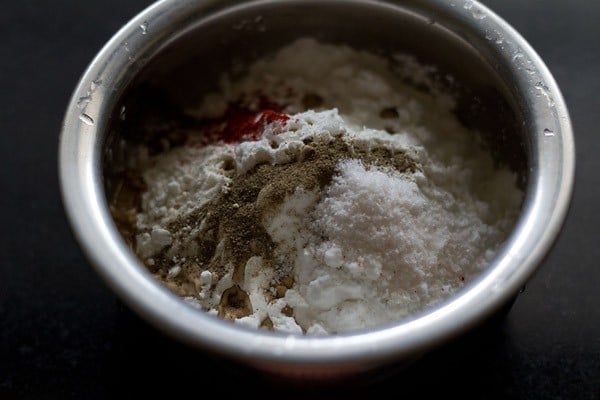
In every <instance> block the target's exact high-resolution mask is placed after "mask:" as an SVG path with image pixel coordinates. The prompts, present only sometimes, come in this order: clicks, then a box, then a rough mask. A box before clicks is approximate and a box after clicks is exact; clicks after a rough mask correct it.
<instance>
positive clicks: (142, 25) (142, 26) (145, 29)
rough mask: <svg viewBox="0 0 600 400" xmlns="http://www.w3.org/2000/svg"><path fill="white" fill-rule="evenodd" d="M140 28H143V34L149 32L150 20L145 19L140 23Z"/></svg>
mask: <svg viewBox="0 0 600 400" xmlns="http://www.w3.org/2000/svg"><path fill="white" fill-rule="evenodd" d="M140 29H141V30H142V35H145V34H146V33H148V21H144V23H142V24H141V25H140Z"/></svg>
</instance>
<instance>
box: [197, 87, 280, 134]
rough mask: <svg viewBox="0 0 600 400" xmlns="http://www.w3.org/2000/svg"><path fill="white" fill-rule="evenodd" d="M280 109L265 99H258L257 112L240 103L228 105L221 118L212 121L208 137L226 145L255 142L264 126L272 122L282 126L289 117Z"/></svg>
mask: <svg viewBox="0 0 600 400" xmlns="http://www.w3.org/2000/svg"><path fill="white" fill-rule="evenodd" d="M281 110H282V107H281V106H280V105H278V104H276V103H273V102H271V101H269V100H268V99H265V98H262V97H261V98H260V102H259V106H258V110H250V109H249V108H248V107H247V106H244V105H243V104H240V103H233V104H230V105H229V106H228V108H227V110H226V112H225V115H224V116H223V117H220V118H218V119H217V120H212V121H210V123H209V127H208V130H209V132H210V136H212V137H213V138H215V139H216V140H223V141H224V142H226V143H239V142H242V141H244V140H257V139H258V138H260V136H261V135H262V133H263V131H264V129H265V126H267V125H268V124H271V123H274V122H280V123H282V124H284V123H285V122H286V121H287V120H288V119H289V118H290V117H289V116H288V115H287V114H284V113H282V112H281Z"/></svg>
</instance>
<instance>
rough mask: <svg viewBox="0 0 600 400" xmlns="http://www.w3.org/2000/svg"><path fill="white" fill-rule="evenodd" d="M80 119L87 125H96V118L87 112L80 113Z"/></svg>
mask: <svg viewBox="0 0 600 400" xmlns="http://www.w3.org/2000/svg"><path fill="white" fill-rule="evenodd" d="M79 120H80V121H81V122H83V123H84V124H86V125H89V126H94V119H93V118H92V117H90V116H89V115H87V114H86V113H81V114H79Z"/></svg>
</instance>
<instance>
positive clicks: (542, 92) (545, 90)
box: [535, 82, 554, 107]
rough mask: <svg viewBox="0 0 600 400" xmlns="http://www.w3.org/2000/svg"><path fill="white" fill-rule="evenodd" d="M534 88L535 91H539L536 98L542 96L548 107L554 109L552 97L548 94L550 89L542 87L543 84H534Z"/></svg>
mask: <svg viewBox="0 0 600 400" xmlns="http://www.w3.org/2000/svg"><path fill="white" fill-rule="evenodd" d="M535 88H536V89H537V90H539V92H540V93H539V94H538V96H540V95H541V96H544V97H545V98H546V100H547V101H548V106H550V107H554V99H553V98H552V95H551V94H550V89H549V88H548V86H546V85H544V83H542V82H538V83H536V84H535Z"/></svg>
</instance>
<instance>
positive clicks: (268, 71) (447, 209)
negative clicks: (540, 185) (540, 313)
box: [127, 38, 522, 334]
mask: <svg viewBox="0 0 600 400" xmlns="http://www.w3.org/2000/svg"><path fill="white" fill-rule="evenodd" d="M428 72H429V70H428V68H427V67H423V66H420V65H418V64H416V63H415V62H414V61H412V60H411V59H409V58H407V57H405V56H398V57H396V58H395V59H393V60H388V59H386V58H382V57H379V56H376V55H374V54H370V53H366V52H361V51H358V50H354V49H352V48H350V47H346V46H341V45H332V44H325V43H320V42H317V41H315V40H313V39H310V38H305V39H300V40H297V41H295V42H293V43H291V44H289V45H288V46H285V47H284V48H282V49H281V50H280V51H279V52H277V53H276V54H274V55H272V56H271V57H266V58H264V59H261V60H259V61H257V62H255V63H254V64H252V65H251V66H250V67H249V69H248V71H247V73H246V74H245V75H244V76H243V77H242V78H240V79H236V80H232V79H230V78H228V77H227V76H225V77H223V79H222V82H221V85H220V90H219V91H217V92H215V93H212V94H210V95H208V96H206V97H205V99H204V101H203V103H202V104H200V105H199V106H192V105H190V108H189V109H188V110H186V112H187V114H188V115H191V116H194V118H196V119H197V120H198V121H201V122H202V123H201V129H200V133H199V134H198V133H197V132H196V133H194V134H189V135H188V136H186V137H185V140H184V141H183V142H182V144H181V145H179V146H176V147H173V148H169V149H168V150H167V151H162V152H159V153H157V154H152V155H149V152H148V149H147V148H145V146H143V145H142V146H139V147H138V148H137V149H136V151H135V157H133V158H132V161H131V163H132V165H134V169H135V170H136V171H138V177H137V181H139V182H138V186H137V187H138V188H139V192H140V195H141V202H140V205H139V206H138V207H137V208H136V209H135V211H134V212H132V213H129V214H127V215H128V218H129V219H128V220H129V222H130V224H129V225H130V226H129V232H130V237H131V241H132V247H133V248H134V250H135V252H136V254H137V255H138V256H139V257H140V259H141V260H143V262H144V263H145V264H146V266H147V267H148V269H149V270H150V271H151V272H152V273H153V274H154V275H155V276H156V278H157V279H159V280H160V281H161V282H162V283H164V284H165V285H166V286H167V287H169V288H170V289H171V290H173V291H174V292H175V293H177V294H178V295H180V296H182V297H183V298H184V299H185V300H186V301H187V302H188V303H189V304H191V305H192V306H195V307H197V308H199V309H202V310H205V311H207V312H209V313H213V314H217V315H219V316H221V317H223V318H226V319H230V320H232V321H234V322H236V323H239V324H244V325H246V326H250V327H255V328H266V329H273V330H276V331H284V332H290V333H302V334H335V333H341V332H348V331H352V330H357V329H363V328H370V327H374V326H378V325H381V324H386V323H391V322H393V321H398V320H401V319H402V318H405V317H407V316H410V315H413V314H415V313H417V312H419V311H422V310H424V309H426V308H428V307H431V306H433V305H435V304H437V303H439V302H440V301H443V300H444V299H446V298H447V297H448V296H450V295H451V294H452V293H455V292H456V291H457V290H459V289H460V288H461V287H463V286H464V285H465V283H466V282H469V281H470V280H472V279H473V278H474V277H476V276H477V275H478V274H480V273H481V272H482V271H483V270H484V269H485V267H486V266H487V265H488V264H489V262H490V261H491V259H492V258H493V257H494V255H495V253H496V251H497V250H498V249H499V247H500V246H501V244H502V243H503V242H504V241H505V240H506V238H507V236H508V233H509V231H510V229H511V227H512V226H513V224H514V222H515V219H516V217H517V214H518V211H519V207H520V205H521V201H522V192H521V191H520V190H519V189H518V188H517V176H516V174H515V173H514V172H512V171H510V170H509V169H508V168H503V167H501V166H498V165H497V164H496V163H495V162H494V160H493V159H492V157H491V155H490V154H489V152H487V151H485V150H484V147H483V146H482V145H481V143H480V142H479V141H477V140H476V135H475V133H474V132H471V131H469V130H468V129H466V128H465V127H464V126H463V125H462V124H461V123H460V122H459V120H458V119H457V118H456V116H455V115H454V113H453V108H454V106H455V104H454V100H453V98H452V96H450V95H449V94H447V93H445V92H443V91H441V90H438V89H436V85H434V84H433V83H432V82H431V81H430V80H429V76H430V75H429V74H428ZM406 77H410V78H411V80H412V82H413V83H417V84H418V85H420V86H428V90H426V91H424V90H418V89H415V86H414V85H411V84H408V83H407V82H406V81H407V80H406V79H403V78H406Z"/></svg>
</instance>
